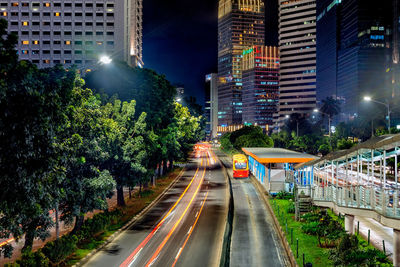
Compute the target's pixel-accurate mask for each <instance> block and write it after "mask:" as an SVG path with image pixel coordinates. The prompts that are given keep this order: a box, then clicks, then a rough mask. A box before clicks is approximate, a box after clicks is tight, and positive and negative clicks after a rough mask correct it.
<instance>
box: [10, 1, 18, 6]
mask: <svg viewBox="0 0 400 267" xmlns="http://www.w3.org/2000/svg"><path fill="white" fill-rule="evenodd" d="M11 5H12V6H19V3H17V2H15V3H12V4H11Z"/></svg>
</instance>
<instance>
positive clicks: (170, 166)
mask: <svg viewBox="0 0 400 267" xmlns="http://www.w3.org/2000/svg"><path fill="white" fill-rule="evenodd" d="M169 169H170V170H171V171H172V170H173V169H174V160H172V159H170V160H169Z"/></svg>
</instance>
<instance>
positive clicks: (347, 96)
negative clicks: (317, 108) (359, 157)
mask: <svg viewBox="0 0 400 267" xmlns="http://www.w3.org/2000/svg"><path fill="white" fill-rule="evenodd" d="M392 8H393V6H392V2H391V1H383V2H382V3H380V4H377V3H376V1H373V0H363V1H358V0H321V1H318V2H317V99H318V100H319V101H321V100H323V99H325V98H326V97H329V96H335V97H337V99H338V100H340V102H341V103H342V105H341V111H342V116H340V118H339V120H347V119H351V118H354V117H356V116H358V115H359V113H360V112H362V109H363V107H364V108H366V109H367V108H368V107H369V106H367V105H364V104H362V98H363V96H364V95H371V96H373V97H374V98H389V97H390V94H391V93H392V92H393V88H392V86H391V85H390V81H391V77H392V74H395V73H396V71H395V70H394V69H392V68H391V65H392V62H393V61H395V58H396V51H395V49H393V48H394V47H395V45H392V39H395V38H394V34H393V37H392V29H393V19H392V18H393V15H392V14H393V11H392Z"/></svg>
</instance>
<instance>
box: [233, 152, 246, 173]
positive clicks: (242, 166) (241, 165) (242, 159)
mask: <svg viewBox="0 0 400 267" xmlns="http://www.w3.org/2000/svg"><path fill="white" fill-rule="evenodd" d="M232 159H233V178H248V177H249V163H248V161H247V157H246V156H245V155H243V154H236V155H234V156H233V158H232Z"/></svg>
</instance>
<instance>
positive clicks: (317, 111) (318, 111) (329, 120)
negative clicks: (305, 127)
mask: <svg viewBox="0 0 400 267" xmlns="http://www.w3.org/2000/svg"><path fill="white" fill-rule="evenodd" d="M314 112H315V113H321V114H324V115H327V116H328V125H329V126H328V127H329V129H328V132H329V138H331V122H332V117H331V114H328V113H325V112H322V111H320V110H319V109H314Z"/></svg>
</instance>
